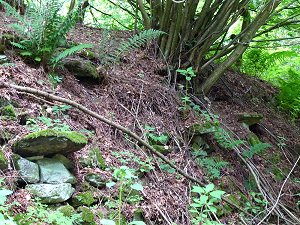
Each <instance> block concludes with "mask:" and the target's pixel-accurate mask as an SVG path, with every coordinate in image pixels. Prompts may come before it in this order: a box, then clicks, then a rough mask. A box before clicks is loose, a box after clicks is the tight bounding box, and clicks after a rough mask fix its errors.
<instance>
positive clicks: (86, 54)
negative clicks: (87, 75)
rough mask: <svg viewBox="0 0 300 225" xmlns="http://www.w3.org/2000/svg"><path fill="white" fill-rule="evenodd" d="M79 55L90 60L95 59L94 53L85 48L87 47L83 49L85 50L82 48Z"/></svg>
mask: <svg viewBox="0 0 300 225" xmlns="http://www.w3.org/2000/svg"><path fill="white" fill-rule="evenodd" d="M81 56H83V57H85V58H87V59H90V60H95V59H97V55H96V53H94V52H92V51H90V50H87V49H85V50H83V51H82V52H81Z"/></svg>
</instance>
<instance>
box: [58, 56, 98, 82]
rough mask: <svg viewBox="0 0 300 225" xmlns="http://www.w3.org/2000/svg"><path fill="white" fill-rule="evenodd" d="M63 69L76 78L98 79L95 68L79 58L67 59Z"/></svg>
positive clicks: (89, 62) (87, 61)
mask: <svg viewBox="0 0 300 225" xmlns="http://www.w3.org/2000/svg"><path fill="white" fill-rule="evenodd" d="M64 67H65V68H66V69H67V70H68V71H70V72H71V73H72V74H73V75H74V76H75V77H77V78H81V79H82V78H93V79H100V78H101V77H100V76H99V73H98V71H97V67H96V66H95V65H94V64H93V63H92V62H91V61H89V60H85V59H80V58H67V59H65V60H64Z"/></svg>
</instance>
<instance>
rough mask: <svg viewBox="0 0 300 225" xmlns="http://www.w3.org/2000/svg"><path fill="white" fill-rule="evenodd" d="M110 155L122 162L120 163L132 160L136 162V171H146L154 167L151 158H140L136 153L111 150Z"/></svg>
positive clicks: (124, 163)
mask: <svg viewBox="0 0 300 225" xmlns="http://www.w3.org/2000/svg"><path fill="white" fill-rule="evenodd" d="M112 155H113V156H115V157H116V158H118V160H119V161H120V162H121V163H122V165H128V164H131V163H132V162H134V163H136V164H137V171H139V172H142V173H144V172H145V173H147V172H149V171H151V170H153V169H154V167H153V165H152V162H151V160H152V159H151V158H147V159H146V161H143V160H141V158H139V157H138V156H137V155H135V154H133V153H132V152H125V151H121V152H117V151H116V152H112Z"/></svg>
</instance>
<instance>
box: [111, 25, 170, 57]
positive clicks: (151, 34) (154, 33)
mask: <svg viewBox="0 0 300 225" xmlns="http://www.w3.org/2000/svg"><path fill="white" fill-rule="evenodd" d="M162 34H165V32H162V31H159V30H153V29H149V30H145V31H143V32H141V33H139V34H137V35H134V36H133V37H132V38H129V39H128V40H127V41H126V42H123V43H122V44H121V45H120V46H119V47H118V48H117V49H116V51H115V55H116V56H117V57H119V56H120V55H123V54H128V53H129V52H130V51H133V50H134V49H136V48H139V47H140V46H141V45H143V44H146V43H147V42H149V41H151V40H154V39H157V38H158V37H159V36H160V35H162Z"/></svg>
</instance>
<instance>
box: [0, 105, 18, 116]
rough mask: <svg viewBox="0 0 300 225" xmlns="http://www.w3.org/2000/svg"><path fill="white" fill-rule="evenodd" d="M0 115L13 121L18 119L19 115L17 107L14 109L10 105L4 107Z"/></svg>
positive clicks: (0, 110)
mask: <svg viewBox="0 0 300 225" xmlns="http://www.w3.org/2000/svg"><path fill="white" fill-rule="evenodd" d="M0 114H1V115H2V116H5V117H6V118H8V119H13V120H15V119H16V118H17V114H16V110H15V107H13V105H11V104H9V105H7V106H3V107H2V108H1V109H0Z"/></svg>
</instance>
